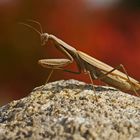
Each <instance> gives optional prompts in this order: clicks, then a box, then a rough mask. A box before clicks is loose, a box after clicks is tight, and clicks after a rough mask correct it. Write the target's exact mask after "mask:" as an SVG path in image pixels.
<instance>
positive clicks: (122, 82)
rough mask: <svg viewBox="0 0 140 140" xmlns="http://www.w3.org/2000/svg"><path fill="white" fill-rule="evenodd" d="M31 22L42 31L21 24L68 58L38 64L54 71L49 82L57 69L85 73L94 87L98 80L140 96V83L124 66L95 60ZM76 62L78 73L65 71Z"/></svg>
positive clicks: (42, 41)
mask: <svg viewBox="0 0 140 140" xmlns="http://www.w3.org/2000/svg"><path fill="white" fill-rule="evenodd" d="M29 22H33V23H36V24H37V25H39V27H40V31H38V30H37V29H36V28H34V27H33V26H31V25H30V24H26V23H21V24H24V25H25V26H27V27H29V28H32V29H33V30H34V31H35V32H37V33H38V34H39V35H40V38H41V45H42V46H44V45H46V43H47V42H48V41H51V42H52V43H53V44H54V45H55V47H56V49H58V50H59V51H61V52H62V53H63V54H64V55H65V56H66V59H42V60H39V61H38V63H39V64H40V65H41V66H43V67H44V68H50V69H52V71H51V72H50V74H49V76H48V78H47V81H48V80H49V79H50V77H51V75H52V72H53V70H56V69H57V70H62V71H64V72H70V73H74V74H80V73H82V72H83V73H85V74H88V75H89V78H90V80H91V83H92V85H93V80H95V79H97V80H101V81H103V82H104V83H106V84H108V85H110V86H112V87H115V88H117V89H119V90H121V91H124V92H127V93H132V92H134V93H135V95H136V96H140V94H139V93H138V91H140V82H139V81H137V80H135V79H134V78H132V77H130V76H128V73H127V71H126V69H125V67H124V66H123V65H122V64H120V65H119V66H117V67H115V68H113V67H111V66H109V65H108V64H105V63H104V62H102V61H100V60H98V59H95V58H94V57H91V56H90V55H88V54H86V53H84V52H82V51H79V50H76V49H75V48H74V47H72V46H70V45H68V44H67V43H65V42H64V41H62V40H61V39H59V38H57V37H56V36H54V35H52V34H48V33H43V31H42V27H41V24H40V23H39V22H37V21H34V20H30V21H29ZM74 61H75V62H76V65H77V69H78V70H77V71H72V70H69V69H64V67H65V66H68V65H70V64H71V63H73V62H74ZM119 69H122V70H123V72H124V73H123V72H121V71H119Z"/></svg>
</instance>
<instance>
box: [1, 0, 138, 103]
mask: <svg viewBox="0 0 140 140" xmlns="http://www.w3.org/2000/svg"><path fill="white" fill-rule="evenodd" d="M0 17H1V18H0V105H3V104H6V103H7V102H9V101H11V100H14V99H20V98H22V97H24V96H26V95H27V94H28V93H29V92H30V91H32V89H33V88H34V87H36V86H40V85H42V84H44V82H45V80H46V77H47V75H48V73H49V70H46V69H44V68H42V67H41V66H39V65H38V64H37V61H38V60H39V59H41V58H53V57H54V56H55V58H56V56H57V57H59V56H60V54H59V52H58V51H57V50H56V49H55V48H53V47H51V46H46V47H42V46H41V44H40V37H39V35H38V34H37V33H35V32H34V31H33V30H31V29H29V28H27V27H25V26H23V25H20V24H18V23H19V22H21V21H25V20H27V19H34V20H36V21H38V22H40V23H41V25H42V28H43V31H44V32H48V33H51V34H54V35H56V36H57V37H59V38H60V39H62V40H64V41H65V42H67V43H68V44H70V45H72V46H73V47H75V48H76V49H78V50H81V51H84V52H86V53H87V54H89V55H91V56H93V57H95V58H97V59H99V60H101V61H103V62H105V63H107V64H109V65H111V66H113V67H115V66H118V65H119V64H123V65H124V66H125V67H126V69H127V71H128V73H129V75H130V76H132V77H134V78H135V79H137V80H140V71H139V69H140V61H139V60H140V39H139V36H140V2H139V1H138V0H135V1H131V0H106V1H103V0H75V1H71V0H61V1H60V0H53V1H52V0H42V1H34V0H30V1H29V0H1V1H0ZM35 27H36V26H35ZM72 69H74V66H73V67H72ZM58 73H59V74H58ZM72 78H74V79H78V80H83V81H85V82H90V81H89V78H88V77H87V76H85V75H73V74H69V73H64V72H61V71H57V72H56V73H54V74H53V76H52V77H51V79H50V81H54V80H60V79H72Z"/></svg>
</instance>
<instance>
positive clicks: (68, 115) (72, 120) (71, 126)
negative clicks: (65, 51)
mask: <svg viewBox="0 0 140 140" xmlns="http://www.w3.org/2000/svg"><path fill="white" fill-rule="evenodd" d="M95 90H96V93H94V90H93V87H92V85H89V84H85V83H83V82H79V81H76V80H68V81H64V80H61V81H56V82H52V83H48V84H46V85H44V86H41V87H38V88H35V89H34V90H33V91H32V92H31V93H30V94H29V95H28V96H27V97H25V98H23V99H20V100H17V101H13V102H11V103H9V104H7V105H5V106H2V107H1V108H0V140H94V139H96V140H138V139H140V98H138V97H134V96H132V95H128V94H126V93H123V92H121V91H119V90H116V89H115V88H112V87H104V86H95Z"/></svg>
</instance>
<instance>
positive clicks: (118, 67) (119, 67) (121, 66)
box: [96, 64, 140, 96]
mask: <svg viewBox="0 0 140 140" xmlns="http://www.w3.org/2000/svg"><path fill="white" fill-rule="evenodd" d="M121 68H122V70H123V71H124V73H125V75H126V76H127V79H128V82H129V84H130V85H131V87H132V89H133V91H134V92H135V94H136V95H137V96H140V95H139V94H138V93H137V91H136V89H135V87H134V85H133V84H132V82H131V80H130V78H129V75H128V73H127V71H126V69H125V67H124V66H123V65H122V64H120V65H119V66H117V67H115V68H113V69H112V70H111V71H109V72H107V73H105V74H103V75H101V76H99V77H98V78H96V79H97V80H98V79H99V80H100V79H103V78H104V77H105V76H107V75H108V74H110V73H112V72H113V71H115V70H119V69H121Z"/></svg>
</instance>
